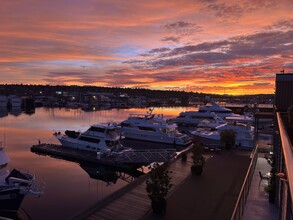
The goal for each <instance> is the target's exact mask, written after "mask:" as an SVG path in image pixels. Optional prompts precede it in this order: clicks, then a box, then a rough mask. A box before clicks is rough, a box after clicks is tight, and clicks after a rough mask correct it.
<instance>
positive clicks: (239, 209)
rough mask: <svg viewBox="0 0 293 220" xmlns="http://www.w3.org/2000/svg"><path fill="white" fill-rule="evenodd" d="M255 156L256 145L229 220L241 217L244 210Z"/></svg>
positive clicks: (256, 155)
mask: <svg viewBox="0 0 293 220" xmlns="http://www.w3.org/2000/svg"><path fill="white" fill-rule="evenodd" d="M257 157H258V145H256V146H255V148H254V150H253V151H252V153H251V155H250V158H251V162H250V164H249V167H248V170H247V173H246V176H245V179H244V182H243V185H242V187H241V190H240V193H239V196H238V199H237V202H236V205H235V208H234V210H233V214H232V217H231V220H236V219H241V217H242V214H243V211H244V206H245V203H246V199H247V197H248V193H249V188H250V184H251V181H252V177H253V173H254V170H255V166H256V162H257Z"/></svg>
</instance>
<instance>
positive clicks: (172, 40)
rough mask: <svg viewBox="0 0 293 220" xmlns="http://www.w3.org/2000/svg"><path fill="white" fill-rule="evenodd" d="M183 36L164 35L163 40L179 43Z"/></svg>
mask: <svg viewBox="0 0 293 220" xmlns="http://www.w3.org/2000/svg"><path fill="white" fill-rule="evenodd" d="M180 39H181V37H164V38H163V39H162V40H161V41H171V42H174V43H178V42H179V41H180Z"/></svg>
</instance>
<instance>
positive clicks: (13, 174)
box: [0, 147, 43, 212]
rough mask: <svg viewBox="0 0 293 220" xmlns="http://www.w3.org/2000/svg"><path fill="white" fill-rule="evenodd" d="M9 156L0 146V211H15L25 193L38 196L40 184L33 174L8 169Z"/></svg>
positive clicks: (40, 193) (40, 190)
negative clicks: (38, 184)
mask: <svg viewBox="0 0 293 220" xmlns="http://www.w3.org/2000/svg"><path fill="white" fill-rule="evenodd" d="M9 161H10V160H9V157H8V156H7V154H6V153H5V151H4V149H3V148H2V147H0V211H1V212H3V211H17V210H18V208H19V207H20V205H21V203H22V200H23V199H24V197H25V196H26V195H34V196H37V197H38V196H40V195H42V194H43V189H42V186H37V184H36V182H35V176H34V175H33V174H31V173H28V172H22V171H20V170H17V169H12V170H11V171H9V170H8V168H7V165H8V162H9Z"/></svg>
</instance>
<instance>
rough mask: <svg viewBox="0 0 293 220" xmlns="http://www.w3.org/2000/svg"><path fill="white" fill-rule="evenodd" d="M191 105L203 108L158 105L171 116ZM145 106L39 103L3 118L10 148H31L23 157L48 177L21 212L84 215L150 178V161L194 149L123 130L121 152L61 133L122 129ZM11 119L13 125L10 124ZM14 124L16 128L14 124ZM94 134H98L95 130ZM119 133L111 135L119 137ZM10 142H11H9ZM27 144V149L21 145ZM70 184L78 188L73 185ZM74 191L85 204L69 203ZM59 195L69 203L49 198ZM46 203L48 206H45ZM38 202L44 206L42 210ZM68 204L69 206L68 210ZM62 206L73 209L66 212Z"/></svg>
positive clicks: (165, 159) (167, 159)
mask: <svg viewBox="0 0 293 220" xmlns="http://www.w3.org/2000/svg"><path fill="white" fill-rule="evenodd" d="M190 110H191V111H197V110H198V108H197V107H189V108H183V107H180V108H166V107H165V108H158V109H156V111H157V112H160V113H162V114H164V116H165V117H166V118H168V119H172V118H175V117H177V116H178V115H179V114H180V112H184V111H190ZM145 111H146V110H145V109H144V108H142V109H119V110H118V109H112V110H101V111H94V112H85V111H82V110H81V109H66V108H61V109H47V108H37V109H36V112H35V114H32V115H30V116H29V117H28V116H27V115H25V114H20V115H19V116H17V117H15V116H13V115H8V117H3V118H2V119H1V120H2V125H3V128H5V138H6V140H9V141H10V142H11V141H12V140H14V141H16V142H15V143H13V142H12V143H10V144H9V147H7V151H8V153H9V151H11V150H13V149H15V150H18V151H19V150H20V151H23V149H26V150H25V151H23V152H24V154H25V155H27V156H26V157H22V158H21V159H26V160H29V161H33V163H29V162H28V161H27V162H24V164H26V166H28V165H29V164H31V165H32V166H31V168H30V169H33V171H34V172H35V173H36V174H37V176H38V178H40V179H41V180H44V179H45V181H44V182H46V188H45V194H44V196H42V197H40V198H38V201H37V202H36V203H34V202H35V201H34V200H31V199H30V198H25V199H24V201H23V203H22V205H21V208H20V209H19V213H20V212H22V211H23V210H25V212H26V213H28V214H29V216H32V217H33V216H35V217H36V218H38V216H39V217H40V216H42V215H43V213H44V212H47V210H49V209H54V210H56V212H55V213H58V217H57V218H70V217H72V216H75V215H78V213H82V212H83V211H84V210H87V209H88V207H91V206H92V205H94V204H99V203H100V202H102V203H104V202H103V201H105V199H106V200H107V199H108V198H111V195H112V196H114V195H115V192H116V191H117V192H120V191H123V190H125V189H124V188H125V187H126V186H127V187H126V188H128V184H130V185H132V184H135V183H134V182H137V181H136V180H135V179H137V178H138V179H141V178H147V175H146V174H147V173H148V169H147V168H146V166H148V165H149V164H150V163H152V162H168V163H169V162H170V163H171V162H172V161H174V160H176V156H177V155H178V154H179V152H180V151H182V150H184V149H185V150H186V149H188V148H187V147H188V146H186V147H183V146H179V147H178V146H175V145H172V144H171V145H170V144H169V145H168V144H167V145H164V144H160V143H156V144H155V143H153V142H152V141H147V140H146V139H145V140H132V139H129V140H127V138H124V137H122V138H121V135H118V136H119V138H118V136H117V139H115V140H116V141H118V142H121V144H122V145H121V146H123V149H126V150H122V151H119V150H118V151H116V150H115V149H117V148H113V149H112V148H111V147H110V148H109V147H105V146H106V145H104V148H100V147H98V146H97V147H94V149H92V147H90V148H87V146H88V144H83V145H69V146H67V144H64V145H63V143H62V142H61V144H62V145H60V143H58V142H59V141H58V139H59V137H60V138H61V137H62V135H63V134H62V133H64V135H65V136H64V137H65V138H68V137H70V138H71V136H72V140H73V141H76V140H77V139H78V138H79V137H80V135H87V137H88V134H89V133H88V131H90V132H93V130H95V132H96V131H97V130H99V131H102V133H101V134H103V135H108V132H107V129H108V128H109V129H116V125H118V124H119V122H121V121H123V120H124V119H125V118H128V116H129V114H138V113H140V114H141V115H143V114H145V113H143V112H145ZM13 117H15V118H13ZM38 121H44V122H45V121H47V122H48V123H46V124H44V123H42V124H39V123H37V122H38ZM105 121H108V123H104V122H105ZM109 121H110V122H111V123H109ZM8 122H9V125H10V126H8ZM203 123H204V121H203ZM222 125H223V126H224V125H225V124H224V123H223V124H222ZM11 126H15V127H13V128H11ZM8 127H9V128H8ZM174 128H175V127H174ZM67 130H70V132H66V131H67ZM16 131H17V132H18V133H20V134H22V135H21V136H20V137H21V138H22V139H20V140H18V139H13V138H11V137H12V136H13V134H14V133H15V132H16ZM73 131H74V132H73ZM83 131H86V132H83ZM115 132H116V131H115ZM26 134H34V141H32V136H31V135H26ZM90 134H91V135H93V134H94V133H90ZM101 134H99V135H96V134H95V135H93V137H99V138H101ZM113 134H114V133H113ZM113 134H112V135H111V137H114V136H113ZM115 134H116V133H115ZM26 137H27V138H26ZM56 137H58V138H56ZM103 138H104V137H103ZM87 140H88V139H87ZM100 140H101V139H100ZM113 140H114V139H113ZM36 142H38V144H36ZM93 143H94V141H93ZM105 143H106V142H105ZM7 144H8V143H7V141H6V143H5V145H7ZM21 146H22V148H19V147H21ZM95 146H96V145H95ZM111 146H112V145H111ZM21 149H22V150H21ZM206 150H210V151H211V152H214V154H221V152H222V150H223V148H221V147H218V148H217V151H213V148H212V147H208V148H206ZM29 153H30V154H29ZM14 160H15V159H14ZM208 160H209V159H208ZM15 161H16V162H19V164H20V165H21V164H22V163H20V161H17V160H15ZM36 164H37V165H36ZM54 168H55V169H54ZM188 172H190V170H189V171H188ZM180 175H181V174H180ZM57 176H58V179H59V180H58V188H59V190H57V191H54V190H53V189H56V177H57ZM72 176H75V178H74V179H75V180H74V182H73V183H72V182H71V180H72ZM48 178H49V179H48ZM46 180H47V181H46ZM134 180H135V181H134ZM86 182H87V183H86ZM138 182H139V181H138ZM68 184H70V186H72V187H68ZM178 184H179V183H178ZM76 187H77V189H79V190H78V191H76ZM129 187H130V186H129ZM56 192H59V194H58V195H57V194H56ZM68 195H71V196H70V197H75V196H78V197H81V198H82V201H84V202H83V204H82V205H80V203H78V202H77V201H75V200H74V199H70V202H69V204H67V202H68ZM101 195H102V196H101ZM55 197H58V198H60V200H64V202H63V203H64V206H63V207H57V206H56V205H55V204H54V203H50V202H49V201H53V198H55ZM48 199H49V200H48ZM44 204H47V205H46V206H44ZM36 206H38V207H39V208H38V209H36ZM47 206H49V207H47ZM70 206H73V207H75V209H73V210H75V213H73V212H72V211H70V210H72V209H71V208H69V207H70ZM65 207H68V208H67V209H66V208H65ZM61 209H62V210H64V209H65V210H68V211H65V212H64V211H63V212H61ZM40 210H42V211H40ZM58 210H60V216H59V212H57V211H58ZM53 217H56V214H52V213H48V219H49V218H53Z"/></svg>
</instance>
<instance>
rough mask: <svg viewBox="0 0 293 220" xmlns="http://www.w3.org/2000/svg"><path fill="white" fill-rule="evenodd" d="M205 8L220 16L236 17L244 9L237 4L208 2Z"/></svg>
mask: <svg viewBox="0 0 293 220" xmlns="http://www.w3.org/2000/svg"><path fill="white" fill-rule="evenodd" d="M207 8H208V9H210V10H212V11H214V12H215V15H216V16H218V17H222V18H238V17H241V16H242V13H243V12H244V9H243V8H242V7H240V6H239V5H226V4H210V5H208V6H207Z"/></svg>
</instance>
